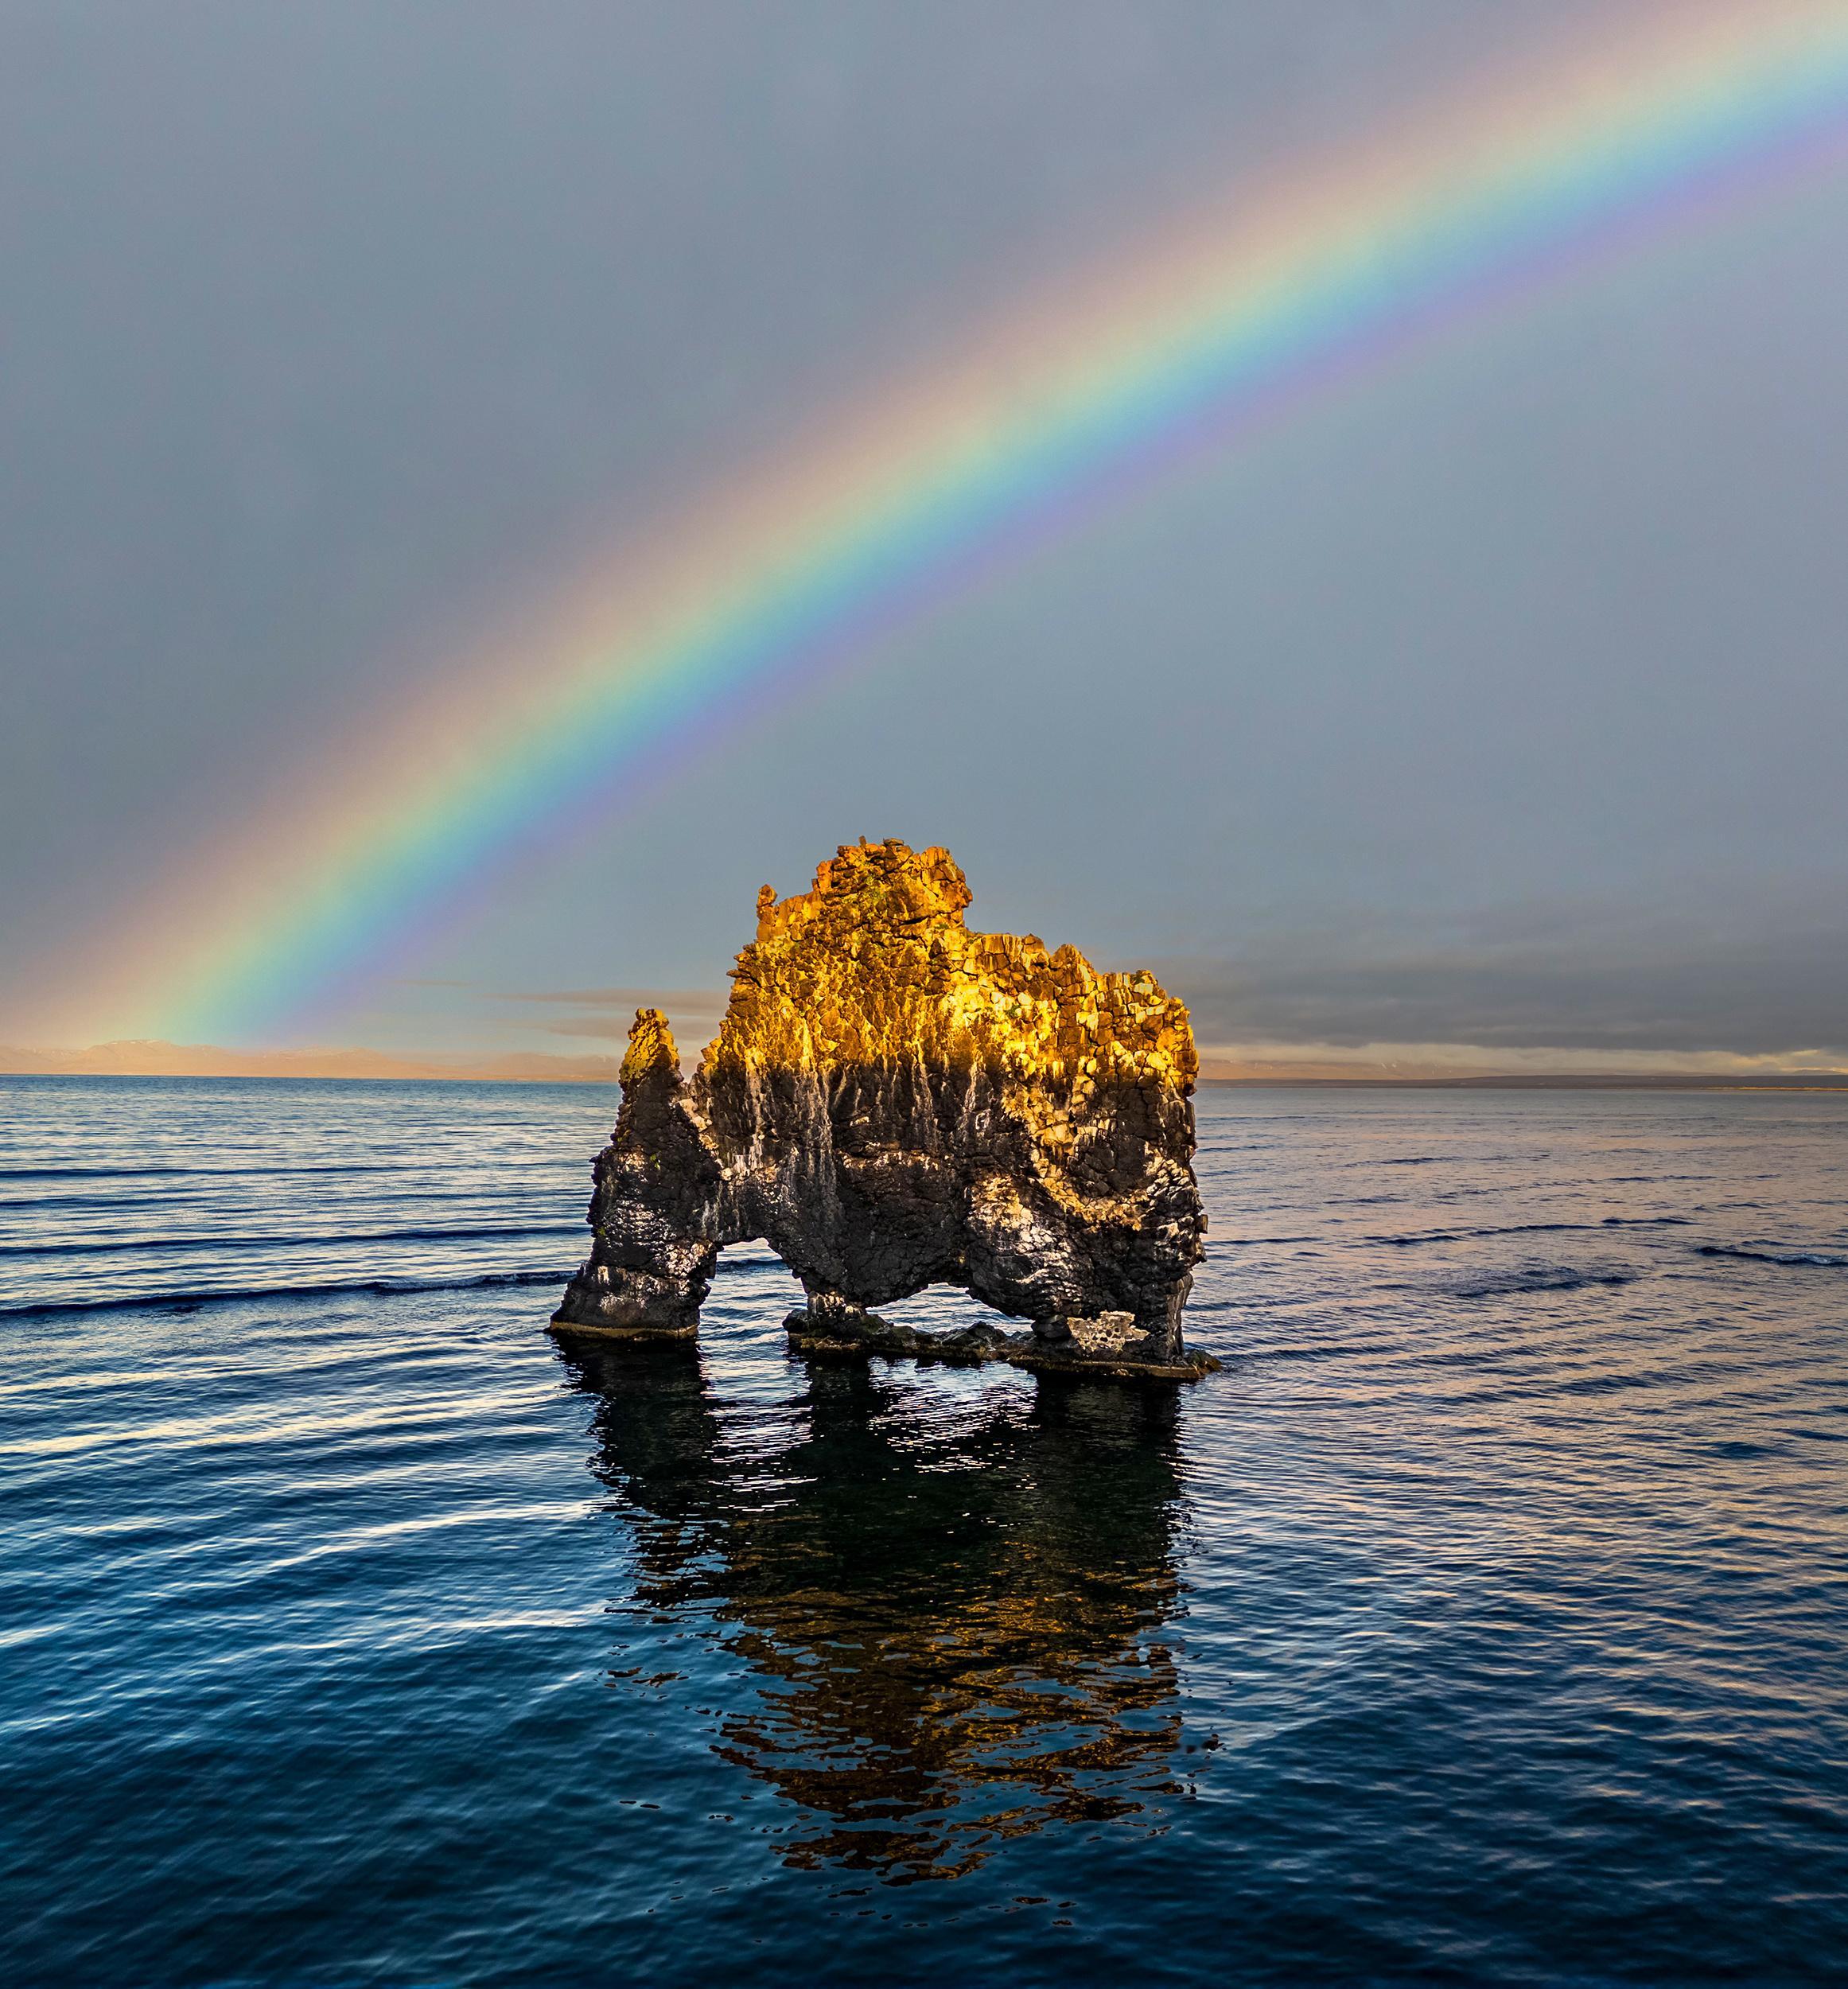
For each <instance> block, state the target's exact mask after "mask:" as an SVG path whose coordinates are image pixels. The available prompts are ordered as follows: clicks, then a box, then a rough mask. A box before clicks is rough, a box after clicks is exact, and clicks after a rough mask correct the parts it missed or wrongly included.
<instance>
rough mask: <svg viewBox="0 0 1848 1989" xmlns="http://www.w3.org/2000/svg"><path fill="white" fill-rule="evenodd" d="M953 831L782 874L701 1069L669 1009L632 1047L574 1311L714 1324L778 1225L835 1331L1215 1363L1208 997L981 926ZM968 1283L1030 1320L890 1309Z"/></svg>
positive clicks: (863, 1338) (865, 1338)
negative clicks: (1206, 1268) (1206, 1280)
mask: <svg viewBox="0 0 1848 1989" xmlns="http://www.w3.org/2000/svg"><path fill="white" fill-rule="evenodd" d="M969 902H970V893H969V887H968V886H967V883H966V882H964V880H963V873H962V871H961V870H959V869H958V868H957V866H956V865H955V862H954V861H953V860H952V859H951V857H950V854H949V853H948V851H947V850H940V849H929V850H923V851H921V852H914V851H912V850H909V849H908V848H907V847H905V844H904V843H897V842H886V843H876V844H872V845H869V844H867V843H864V842H862V843H860V844H858V846H857V847H842V849H841V850H840V852H839V853H838V855H837V856H835V858H834V859H833V860H832V861H831V862H825V863H823V865H822V866H821V867H820V868H819V870H817V871H816V873H815V888H814V889H813V890H811V891H810V892H808V893H806V894H805V895H803V896H801V897H792V898H788V899H785V900H784V901H782V902H781V903H779V902H778V901H777V900H776V893H774V892H773V891H772V890H771V889H769V887H768V886H765V887H764V889H763V890H762V891H761V893H759V894H758V898H757V939H756V941H755V942H754V943H753V944H751V945H749V946H747V947H746V948H745V950H744V951H743V952H741V954H740V955H739V956H738V963H737V967H736V968H735V969H733V974H732V980H733V990H732V995H731V1000H730V1003H729V1006H728V1007H727V1009H726V1016H725V1020H724V1022H723V1023H722V1025H721V1026H720V1029H719V1033H718V1036H717V1037H715V1038H714V1041H712V1042H711V1043H710V1045H708V1046H707V1048H706V1052H705V1053H704V1055H703V1057H702V1058H701V1060H700V1063H699V1066H698V1069H697V1070H696V1071H695V1072H694V1074H693V1076H692V1077H691V1079H686V1078H683V1076H682V1073H681V1068H680V1057H679V1051H678V1050H677V1049H676V1048H675V1043H674V1038H673V1036H672V1034H671V1032H670V1030H669V1029H668V1026H667V1018H666V1017H665V1016H664V1015H663V1014H661V1013H660V1011H659V1010H657V1009H643V1010H640V1012H639V1013H638V1014H637V1015H636V1019H635V1026H634V1027H633V1028H632V1030H630V1032H629V1039H628V1053H627V1055H626V1056H625V1057H624V1059H623V1065H622V1088H623V1098H622V1109H621V1115H620V1116H619V1117H618V1119H617V1125H616V1131H615V1135H614V1136H613V1138H612V1139H611V1141H610V1143H609V1146H606V1147H605V1149H604V1150H603V1152H602V1153H601V1154H599V1155H598V1157H597V1164H596V1170H595V1179H596V1191H595V1193H594V1196H593V1199H592V1201H591V1205H590V1225H591V1229H592V1232H593V1241H592V1244H591V1251H590V1255H589V1259H588V1260H587V1261H586V1263H585V1265H584V1267H583V1268H582V1270H581V1271H579V1272H578V1275H577V1276H576V1277H575V1278H574V1279H572V1281H571V1283H570V1286H569V1288H568V1289H567V1290H566V1294H565V1298H564V1302H563V1304H562V1306H560V1307H559V1310H558V1314H557V1317H556V1318H555V1319H554V1325H556V1326H558V1327H559V1328H562V1329H571V1330H574V1331H578V1332H584V1331H591V1332H597V1333H608V1334H613V1335H617V1336H621V1337H628V1338H644V1337H646V1338H662V1337H674V1338H687V1337H691V1336H692V1334H693V1333H694V1331H695V1329H696V1327H697V1325H698V1318H699V1308H700V1306H701V1305H702V1302H704V1300H705V1298H706V1293H707V1291H708V1290H709V1289H710V1285H711V1283H712V1276H713V1272H714V1267H715V1266H716V1264H717V1263H718V1253H719V1251H720V1249H721V1248H722V1247H723V1246H724V1245H726V1244H730V1243H738V1242H742V1241H744V1240H746V1239H748V1238H753V1237H759V1236H761V1237H762V1238H764V1240H766V1241H767V1242H768V1244H769V1245H770V1248H772V1249H773V1250H774V1251H776V1252H777V1254H778V1255H780V1257H781V1258H782V1259H783V1260H784V1263H787V1264H788V1266H789V1267H790V1269H791V1270H792V1271H794V1272H795V1274H796V1275H797V1276H798V1277H799V1278H800V1279H801V1280H802V1283H803V1289H804V1290H805V1291H806V1293H807V1304H806V1305H805V1306H803V1307H802V1308H801V1309H800V1310H797V1311H796V1312H793V1313H792V1314H790V1316H789V1319H788V1329H789V1333H790V1335H791V1337H792V1340H793V1341H795V1342H796V1345H798V1346H799V1347H801V1348H803V1349H806V1350H810V1351H840V1352H852V1353H890V1354H905V1355H912V1356H918V1357H920V1358H925V1359H932V1358H934V1359H940V1360H1006V1361H1011V1362H1013V1363H1014V1364H1017V1365H1019V1366H1023V1367H1032V1368H1081V1369H1084V1370H1085V1371H1087V1372H1103V1373H1113V1374H1120V1375H1130V1376H1163V1377H1168V1378H1173V1379H1192V1378H1193V1377H1195V1376H1198V1375H1200V1374H1202V1373H1204V1372H1206V1371H1207V1370H1208V1369H1209V1368H1212V1367H1213V1366H1214V1365H1215V1363H1214V1362H1213V1361H1212V1360H1211V1359H1210V1357H1208V1356H1205V1355H1203V1354H1200V1353H1190V1352H1189V1351H1188V1349H1186V1348H1185V1345H1183V1342H1182V1339H1181V1307H1182V1306H1183V1305H1184V1304H1185V1301H1186V1298H1187V1294H1188V1290H1189V1286H1190V1285H1191V1284H1192V1269H1193V1267H1194V1265H1195V1264H1196V1263H1198V1262H1199V1261H1200V1255H1201V1248H1202V1245H1201V1238H1202V1236H1203V1235H1204V1232H1205V1229H1206V1216H1205V1213H1204V1211H1203V1210H1202V1209H1201V1207H1200V1191H1199V1189H1198V1187H1197V1185H1196V1183H1195V1181H1194V1177H1193V1167H1192V1158H1193V1107H1192V1092H1193V1083H1194V1077H1195V1075H1196V1070H1197V1068H1198V1063H1197V1060H1196V1057H1195V1054H1194V1048H1193V1033H1192V1029H1191V1027H1190V1026H1189V1022H1188V1017H1187V1010H1186V1009H1185V1007H1184V1006H1182V1004H1181V1002H1178V1001H1176V1000H1174V999H1173V998H1172V997H1170V996H1169V995H1165V994H1164V993H1163V992H1162V991H1161V988H1160V987H1157V985H1156V983H1155V981H1154V977H1153V976H1152V975H1148V974H1142V973H1134V974H1099V973H1097V972H1096V971H1094V970H1093V969H1092V967H1091V965H1090V964H1089V963H1088V962H1087V960H1086V959H1084V956H1083V955H1082V954H1080V953H1079V952H1077V951H1076V949H1074V948H1072V947H1069V946H1062V947H1060V949H1059V950H1058V952H1056V953H1052V954H1048V952H1047V951H1046V949H1045V947H1044V946H1043V945H1042V944H1041V943H1040V941H1039V940H1037V939H1034V938H1033V937H1032V936H1030V935H1029V936H1028V937H1026V938H1025V939H1013V938H1009V937H1006V936H1002V935H1000V934H998V933H982V932H971V931H970V930H969V929H968V928H967V926H966V925H965V924H964V923H963V909H964V908H965V907H966V906H967V905H968V903H969ZM931 1285H956V1286H962V1287H963V1288H964V1289H965V1290H968V1291H969V1292H971V1293H972V1294H974V1295H975V1297H976V1298H978V1299H980V1300H982V1302H984V1303H985V1304H986V1305H988V1306H991V1307H993V1308H994V1310H996V1311H998V1312H1002V1313H1009V1314H1013V1315H1014V1316H1015V1317H1017V1318H1021V1319H1024V1320H1026V1321H1029V1322H1030V1325H1031V1327H1032V1331H1031V1332H1030V1333H1004V1332H1002V1331H1001V1330H999V1329H996V1328H994V1327H990V1326H986V1325H977V1326H971V1328H970V1329H968V1330H967V1331H966V1332H963V1333H955V1334H924V1333H916V1332H914V1331H912V1329H909V1328H907V1327H904V1326H901V1325H895V1324H893V1323H892V1322H890V1321H886V1320H884V1319H881V1318H879V1317H878V1316H877V1314H875V1313H873V1311H871V1310H870V1307H872V1306H878V1305H885V1304H891V1303H893V1302H896V1301H897V1300H899V1299H901V1298H908V1297H910V1296H911V1295H912V1294H914V1293H916V1292H919V1291H922V1290H924V1289H925V1288H926V1287H927V1286H931Z"/></svg>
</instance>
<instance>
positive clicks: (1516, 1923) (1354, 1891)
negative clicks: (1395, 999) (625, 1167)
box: [0, 1079, 1848, 1985]
mask: <svg viewBox="0 0 1848 1989" xmlns="http://www.w3.org/2000/svg"><path fill="white" fill-rule="evenodd" d="M613 1103H614V1100H613V1095H612V1094H610V1093H609V1092H605V1091H603V1090H601V1089H599V1088H588V1087H587V1088H582V1089H576V1088H554V1087H530V1088H529V1087H521V1086H493V1085H456V1086H445V1085H440V1084H278V1083H262V1082H251V1083H244V1082H238V1081H235V1080H230V1081H214V1082H193V1081H178V1080H88V1079H68V1080H60V1079H0V1202H3V1206H0V1305H3V1306H5V1307H6V1309H7V1310H6V1313H5V1314H4V1315H3V1316H0V1496H3V1497H4V1501H5V1503H4V1508H3V1509H4V1512H5V1526H4V1529H3V1532H0V1641H3V1662H0V1830H3V1831H4V1837H5V1842H4V1847H3V1851H4V1857H3V1871H0V1969H3V1971H4V1972H5V1974H6V1978H7V1979H8V1980H9V1981H10V1982H12V1983H21V1984H24V1983H59V1984H64V1983H77V1984H83V1983H99V1984H103V1983H107V1984H111V1985H119V1984H126V1983H150V1984H159V1983H261V1984H279V1983H290V1984H293V1983H312V1984H329V1985H333V1984H344V1983H403V1984H411V1983H576V1982H598V1983H623V1982H646V1983H651V1984H654V1983H659V1984H676V1983H726V1984H742V1983H792V1982H801V1983H886V1982H893V1983H908V1982H913V1981H920V1982H921V1981H928V1982H930V1983H933V1984H935V1985H943V1984H947V1983H964V1982H989V1981H1006V1982H1010V1983H1048V1984H1050V1983H1059V1984H1073V1983H1086V1982H1091V1981H1122V1982H1126V1983H1130V1982H1133V1983H1138V1984H1158V1983H1226V1982H1247V1981H1278V1982H1292V1983H1296V1982H1325V1981H1339V1982H1353V1981H1364V1980H1379V1981H1401V1980H1408V1981H1409V1980H1418V1981H1440V1982H1457V1983H1529V1982H1531V1983H1580V1982H1583V1983H1593V1982H1604V1981H1621V1982H1632V1981H1641V1982H1658V1983H1687V1982H1696V1981H1702V1982H1704V1981H1722V1980H1725V1981H1733V1980H1737V1979H1749V1980H1752V1981H1756V1982H1766V1983H1775V1982H1790V1983H1799V1982H1801V1983H1811V1982H1818V1981H1820V1980H1823V1979H1825V1978H1830V1977H1833V1978H1834V1979H1842V1975H1843V1973H1844V1971H1848V1657H1845V1656H1844V1645H1845V1641H1848V1139H1845V1137H1844V1135H1848V1098H1844V1097H1842V1096H1834V1097H1831V1096H1817V1095H1810V1094H1805V1095H1764V1094H1735V1095H1718V1096H1716V1095H1703V1094H1691V1093H1679V1094H1667V1095H1663V1094H1639V1093H1594V1094H1585V1093H1538V1094H1536V1093H1461V1094H1460V1093H1453V1092H1345V1091H1338V1092H1315V1091H1309V1090H1301V1091H1291V1090H1275V1091H1266V1092H1225V1091H1219V1092H1208V1094H1207V1095H1206V1096H1204V1098H1203V1099H1202V1100H1201V1101H1200V1132H1201V1149H1202V1150H1201V1158H1200V1174H1201V1182H1202V1186H1203V1188H1204V1192H1205V1195H1206V1198H1207V1201H1208V1207H1209V1209H1210V1210H1211V1212H1212V1240H1211V1243H1212V1254H1211V1255H1210V1258H1209V1259H1208V1263H1207V1264H1206V1266H1205V1267H1204V1275H1202V1277H1201V1279H1200V1283H1199V1286H1198V1288H1197V1291H1196V1303H1195V1306H1194V1307H1193V1310H1192V1332H1193V1334H1194V1335H1195V1337H1197V1339H1198V1340H1199V1341H1201V1342H1202V1343H1204V1345H1206V1346H1208V1348H1210V1349H1212V1351H1213V1352H1215V1353H1217V1354H1218V1355H1219V1356H1220V1357H1221V1358H1222V1359H1223V1360H1224V1362H1225V1371H1224V1373H1222V1374H1220V1375H1219V1376H1216V1377H1214V1378H1213V1379H1212V1380H1209V1381H1208V1382H1207V1383H1205V1384H1203V1385H1202V1386H1200V1387H1199V1388H1194V1389H1192V1390H1188V1391H1181V1392H1176V1391H1173V1390H1172V1389H1169V1390H1162V1389H1150V1388H1114V1387H1108V1386H1099V1385H1097V1384H1084V1385H1077V1384H1071V1383H1068V1382H1058V1381H1054V1380H1034V1379H1033V1378H1031V1377H1029V1376H1025V1375H1022V1374H1019V1373H1016V1372H1012V1371H1002V1372H980V1371H978V1372H970V1371H963V1370H951V1369H945V1368H931V1369H921V1370H920V1369H919V1368H916V1367H914V1366H912V1365H908V1364H883V1363H879V1364H874V1365H873V1367H872V1368H870V1370H869V1369H866V1368H856V1367H852V1366H839V1365H831V1364H827V1365H824V1364H815V1365H812V1366H811V1365H805V1364H803V1363H801V1362H799V1361H792V1360H790V1359H789V1358H788V1355H787V1354H786V1353H785V1351H784V1345H783V1341H782V1336H781V1332H780V1321H781V1319H782V1317H783V1315H784V1312H785V1311H786V1310H788V1307H789V1305H790V1302H791V1301H792V1296H793V1294H794V1290H795V1288H794V1286H793V1285H792V1283H791V1281H790V1279H789V1278H788V1275H787V1273H785V1272H784V1271H783V1270H782V1269H781V1267H780V1266H779V1265H778V1264H777V1263H776V1262H775V1261H774V1260H773V1259H771V1258H770V1257H769V1256H768V1255H767V1253H766V1252H765V1251H764V1250H763V1249H762V1248H761V1247H759V1248H749V1247H747V1248H742V1249H739V1250H736V1251H731V1252H729V1253H728V1255H727V1257H726V1261H725V1263H724V1265H723V1267H722V1271H721V1273H720V1276H719V1280H718V1284H717V1286H716V1287H715V1289H714V1294H713V1298H712V1301H711V1302H710V1306H709V1307H708V1310H707V1314H706V1331H705V1338H704V1344H703V1346H702V1350H701V1352H700V1354H699V1356H698V1358H697V1359H696V1360H694V1359H676V1358H666V1357H660V1356H656V1357H654V1358H636V1357H633V1356H630V1357H628V1358H624V1359H617V1358H605V1359H604V1360H599V1361H597V1362H595V1363H594V1364H593V1363H589V1362H582V1361H578V1360H572V1359H570V1358H569V1357H568V1356H566V1355H565V1354H563V1353H561V1352H560V1351H559V1350H558V1348H557V1347H555V1346H554V1344H553V1342H552V1341H551V1340H550V1339H549V1338H548V1337H547V1334H546V1333H545V1331H544V1323H545V1320H546V1317H547V1313H548V1312H549V1310H550V1309H551V1303H552V1302H553V1300H554V1288H555V1286H557V1285H558V1283H562V1279H563V1276H564V1275H565V1273H566V1271H568V1270H569V1269H570V1267H571V1266H572V1265H573V1263H574V1261H575V1260H576V1259H577V1257H578V1255H580V1254H581V1251H582V1246H583V1242H584V1233H583V1229H582V1211H583V1205H584V1203H585V1201H586V1195H587V1191H588V1185H589V1174H588V1163H589V1159H590V1157H591V1155H592V1154H593V1151H594V1150H595V1149H596V1147H597V1145H598V1144H599V1142H600V1141H601V1139H602V1137H603V1136H604V1135H605V1131H606V1130H607V1127H608V1123H609V1119H610V1118H611V1116H612V1114H613ZM964 1304H965V1302H963V1301H961V1300H959V1299H955V1298H951V1297H950V1296H949V1295H947V1294H946V1295H943V1296H940V1297H938V1298H927V1299H924V1300H920V1301H916V1302H913V1304H912V1306H909V1307H905V1308H894V1309H892V1310H894V1311H895V1312H896V1313H897V1314H898V1315H899V1316H903V1317H908V1318H913V1319H916V1320H919V1321H925V1320H928V1318H931V1317H932V1315H936V1317H938V1318H941V1319H944V1320H947V1318H949V1317H951V1315H953V1314H955V1313H956V1312H957V1311H958V1310H959V1307H961V1306H963V1305H964Z"/></svg>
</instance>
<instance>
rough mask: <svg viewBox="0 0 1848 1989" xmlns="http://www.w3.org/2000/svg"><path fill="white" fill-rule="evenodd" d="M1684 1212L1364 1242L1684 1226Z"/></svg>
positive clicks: (1424, 1232) (1398, 1243) (1400, 1243)
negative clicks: (1671, 1214) (1677, 1214)
mask: <svg viewBox="0 0 1848 1989" xmlns="http://www.w3.org/2000/svg"><path fill="white" fill-rule="evenodd" d="M1688 1220H1689V1219H1688V1217H1687V1216H1605V1218H1604V1220H1602V1221H1601V1222H1515V1223H1503V1224H1497V1225H1496V1226H1494V1227H1492V1228H1486V1229H1418V1230H1414V1231H1412V1232H1410V1234H1408V1235H1403V1236H1391V1235H1389V1236H1366V1237H1364V1238H1362V1239H1361V1240H1362V1241H1363V1242H1365V1243H1373V1244H1391V1246H1392V1247H1393V1248H1395V1249H1399V1250H1403V1249H1404V1248H1406V1247H1408V1246H1409V1245H1410V1244H1429V1243H1466V1242H1469V1241H1471V1240H1476V1239H1479V1238H1481V1237H1484V1236H1560V1235H1563V1234H1565V1233H1566V1232H1569V1231H1570V1232H1580V1233H1583V1232H1586V1231H1589V1230H1595V1229H1654V1228H1659V1227H1662V1226H1663V1225H1667V1224H1673V1225H1675V1226H1676V1227H1678V1228H1685V1227H1686V1225H1687V1222H1688Z"/></svg>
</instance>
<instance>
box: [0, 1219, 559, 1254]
mask: <svg viewBox="0 0 1848 1989" xmlns="http://www.w3.org/2000/svg"><path fill="white" fill-rule="evenodd" d="M584 1233H585V1224H584V1223H583V1221H582V1219H580V1220H578V1221H576V1222H570V1223H556V1222H555V1223H545V1224H539V1225H538V1226H536V1227H535V1226H533V1225H531V1224H527V1225H523V1226H519V1227H511V1226H510V1227H505V1228H493V1229H352V1230H338V1231H336V1232H334V1233H333V1234H332V1235H328V1236H140V1237H134V1236H131V1237H128V1238H126V1239H118V1240H111V1242H108V1243H86V1244H0V1257H95V1256H103V1255H111V1254H113V1253H115V1252H116V1251H125V1250H138V1251H146V1252H148V1253H149V1254H150V1255H153V1254H155V1253H158V1251H163V1250H282V1249H296V1250H299V1249H303V1248H329V1247H330V1246H332V1245H333V1244H372V1243H482V1242H488V1243H517V1242H519V1241H521V1240H523V1239H525V1238H527V1237H529V1236H582V1235H583V1234H584Z"/></svg>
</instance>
